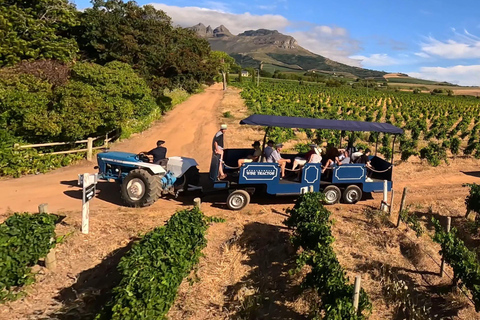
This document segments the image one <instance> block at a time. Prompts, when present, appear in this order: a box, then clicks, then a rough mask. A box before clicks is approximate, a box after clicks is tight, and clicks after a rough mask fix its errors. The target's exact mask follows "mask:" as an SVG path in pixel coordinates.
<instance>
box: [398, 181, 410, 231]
mask: <svg viewBox="0 0 480 320" xmlns="http://www.w3.org/2000/svg"><path fill="white" fill-rule="evenodd" d="M407 191H408V189H407V187H405V188H403V194H402V201H401V202H400V210H399V211H398V219H397V228H398V227H399V226H400V220H401V218H402V211H403V208H404V207H405V198H406V197H407Z"/></svg>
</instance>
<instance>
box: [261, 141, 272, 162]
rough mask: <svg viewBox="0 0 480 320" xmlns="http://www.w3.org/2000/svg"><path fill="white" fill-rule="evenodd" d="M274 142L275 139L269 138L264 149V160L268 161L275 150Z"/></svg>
mask: <svg viewBox="0 0 480 320" xmlns="http://www.w3.org/2000/svg"><path fill="white" fill-rule="evenodd" d="M274 144H275V142H273V140H268V142H267V146H266V147H265V150H263V156H264V157H265V158H264V159H263V161H265V162H267V159H268V158H269V157H270V156H271V154H272V152H273V151H274V149H273V145H274Z"/></svg>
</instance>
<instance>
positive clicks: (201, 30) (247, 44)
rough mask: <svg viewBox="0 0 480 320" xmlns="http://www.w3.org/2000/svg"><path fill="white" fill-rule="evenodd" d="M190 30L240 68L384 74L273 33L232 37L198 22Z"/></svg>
mask: <svg viewBox="0 0 480 320" xmlns="http://www.w3.org/2000/svg"><path fill="white" fill-rule="evenodd" d="M190 29H192V30H194V31H195V32H196V33H197V34H198V35H199V36H200V37H204V38H206V39H207V40H208V42H209V43H210V46H211V47H212V49H213V50H217V51H224V52H226V53H228V54H229V55H231V56H232V57H233V58H235V60H236V61H237V63H238V64H240V65H241V66H242V67H244V68H246V67H254V68H257V67H258V66H259V65H260V62H263V68H264V70H267V71H270V72H273V71H274V70H280V71H292V72H295V71H297V72H306V71H315V72H320V73H329V74H340V75H342V76H345V77H352V78H356V77H359V78H366V77H383V76H384V75H385V74H386V72H382V71H375V70H369V69H363V68H358V67H352V66H349V65H346V64H343V63H339V62H336V61H333V60H330V59H328V58H325V57H323V56H321V55H318V54H315V53H313V52H310V51H308V50H307V49H305V48H302V47H301V46H300V45H299V44H298V42H297V40H295V38H293V37H291V36H288V35H284V34H282V33H280V32H278V31H276V30H267V29H258V30H248V31H245V32H243V33H240V34H238V35H233V34H232V33H231V32H230V31H229V30H228V29H227V28H226V27H225V26H223V25H221V26H219V27H217V28H215V29H212V28H211V27H210V26H207V27H206V26H205V25H204V24H202V23H199V24H197V25H195V26H193V27H191V28H190Z"/></svg>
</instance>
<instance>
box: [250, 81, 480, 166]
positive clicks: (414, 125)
mask: <svg viewBox="0 0 480 320" xmlns="http://www.w3.org/2000/svg"><path fill="white" fill-rule="evenodd" d="M242 87H243V91H242V97H243V98H244V100H245V102H246V105H247V106H248V108H249V109H250V110H251V111H252V112H253V113H260V114H272V115H282V116H297V117H309V118H324V119H343V120H360V121H376V122H387V123H391V124H393V125H395V126H398V127H401V128H403V129H404V130H405V135H404V136H403V137H402V139H401V141H400V148H401V151H402V159H403V160H407V159H408V157H409V156H411V155H416V154H419V155H422V154H420V150H421V149H422V148H423V147H426V149H425V150H424V152H423V153H428V152H430V153H433V152H437V149H441V153H444V152H446V150H449V151H450V152H451V153H452V154H453V155H456V154H458V153H459V152H460V150H461V148H460V147H461V146H462V147H463V152H464V154H467V155H469V154H472V155H474V156H475V157H480V140H479V137H480V135H479V133H480V121H479V117H478V114H480V103H479V100H478V99H476V98H475V97H464V96H438V95H427V94H414V93H411V92H394V91H386V90H367V89H364V88H351V87H336V88H331V87H325V86H321V85H319V84H308V83H302V84H299V83H295V82H277V81H268V80H266V81H263V82H262V83H260V86H259V87H256V86H254V85H253V84H252V83H249V82H246V83H244V84H242ZM287 131H288V130H287ZM290 131H291V130H290ZM307 135H310V136H311V137H312V138H314V139H316V140H317V141H318V142H323V141H327V142H336V141H332V140H334V139H338V137H337V136H338V135H336V133H334V132H325V131H323V130H317V131H316V132H315V133H314V134H312V133H311V132H310V133H309V132H307ZM289 137H291V132H290V133H289V134H286V135H285V134H284V135H283V136H282V138H289ZM363 138H364V140H365V141H369V142H373V141H375V139H376V135H375V134H373V133H372V134H370V135H364V136H363ZM381 143H382V146H383V147H384V148H389V147H390V146H391V137H389V136H385V137H383V138H382V139H381ZM433 144H435V146H436V147H435V146H433ZM435 148H437V149H435ZM385 151H386V152H388V150H387V149H385ZM441 158H446V153H445V155H443V154H441ZM432 164H434V165H436V164H437V163H435V161H433V162H432Z"/></svg>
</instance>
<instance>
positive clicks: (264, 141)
mask: <svg viewBox="0 0 480 320" xmlns="http://www.w3.org/2000/svg"><path fill="white" fill-rule="evenodd" d="M270 128H271V127H267V129H265V135H264V136H263V145H262V155H261V156H260V162H263V160H265V159H264V155H265V154H264V152H265V144H267V134H268V131H269V130H270Z"/></svg>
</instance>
